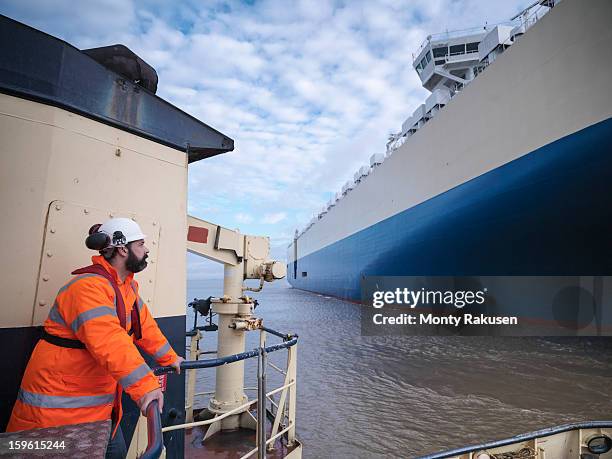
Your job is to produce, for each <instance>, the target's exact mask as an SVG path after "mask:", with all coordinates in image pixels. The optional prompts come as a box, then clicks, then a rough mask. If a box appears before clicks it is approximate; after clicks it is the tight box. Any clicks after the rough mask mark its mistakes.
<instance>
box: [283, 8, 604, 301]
mask: <svg viewBox="0 0 612 459" xmlns="http://www.w3.org/2000/svg"><path fill="white" fill-rule="evenodd" d="M610 24H612V2H609V1H607V0H590V1H588V2H583V1H578V0H564V1H562V2H551V1H540V2H535V3H534V4H533V5H531V6H530V7H529V8H528V9H526V10H525V11H523V12H522V13H520V14H519V15H517V16H516V17H515V18H513V20H512V22H510V23H508V24H501V25H497V26H495V27H486V28H480V29H477V30H470V31H462V32H459V33H445V34H440V35H438V36H430V37H428V38H427V40H426V41H425V43H424V44H423V45H422V46H421V48H420V49H419V51H418V54H417V55H415V57H414V61H413V66H414V68H415V70H416V71H417V73H418V74H419V77H420V79H421V81H422V83H423V86H424V87H425V88H426V89H428V90H430V91H431V92H432V93H431V95H430V96H429V97H428V98H427V100H426V101H425V103H424V104H423V105H421V106H419V107H418V108H417V109H416V110H415V111H414V113H413V115H412V116H411V117H409V118H408V119H407V120H406V122H404V124H403V125H402V130H401V131H400V132H398V133H397V134H394V135H392V136H391V137H390V139H389V143H388V144H387V151H386V153H385V154H375V155H373V156H372V157H371V158H370V164H368V165H367V166H364V167H362V168H361V169H360V170H359V171H358V172H357V173H356V174H355V175H354V180H351V181H349V182H347V183H346V184H345V185H344V186H343V187H342V191H341V192H340V193H337V194H336V196H335V197H334V198H333V199H331V200H330V201H329V202H328V204H327V206H325V207H324V208H323V209H322V210H321V211H320V212H319V213H318V214H317V215H316V216H315V217H314V218H313V219H312V220H311V221H310V223H309V224H308V225H307V226H306V227H305V228H304V229H303V230H301V231H296V234H295V238H294V240H293V242H292V243H291V244H290V246H289V248H288V253H287V268H288V269H287V270H288V280H289V282H290V283H291V285H293V286H294V287H296V288H300V289H304V290H309V291H313V292H319V293H323V294H327V295H333V296H337V297H340V298H346V299H351V300H358V299H359V297H360V280H361V279H362V277H364V276H374V275H375V276H392V275H393V276H398V275H414V276H417V275H418V276H436V275H441V276H443V275H450V276H470V275H498V276H499V275H502V276H503V275H550V276H555V275H583V276H584V275H609V274H612V243H611V241H612V237H611V235H612V206H611V205H610V196H612V146H611V145H612V120H611V119H610V116H611V113H612V91H611V90H610V75H612V28H611V27H610Z"/></svg>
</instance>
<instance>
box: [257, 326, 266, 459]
mask: <svg viewBox="0 0 612 459" xmlns="http://www.w3.org/2000/svg"><path fill="white" fill-rule="evenodd" d="M265 334H266V332H265V331H263V330H262V331H261V332H260V335H259V357H258V359H257V392H258V394H257V439H258V443H257V457H258V459H265V457H266V350H265V349H266V335H265Z"/></svg>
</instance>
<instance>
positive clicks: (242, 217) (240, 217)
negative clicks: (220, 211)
mask: <svg viewBox="0 0 612 459" xmlns="http://www.w3.org/2000/svg"><path fill="white" fill-rule="evenodd" d="M236 221H237V222H238V223H252V222H253V217H252V216H251V215H249V214H245V213H242V212H239V213H237V214H236Z"/></svg>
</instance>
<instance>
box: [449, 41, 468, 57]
mask: <svg viewBox="0 0 612 459" xmlns="http://www.w3.org/2000/svg"><path fill="white" fill-rule="evenodd" d="M464 53H465V44H461V45H453V46H451V47H450V55H451V56H456V55H457V54H464Z"/></svg>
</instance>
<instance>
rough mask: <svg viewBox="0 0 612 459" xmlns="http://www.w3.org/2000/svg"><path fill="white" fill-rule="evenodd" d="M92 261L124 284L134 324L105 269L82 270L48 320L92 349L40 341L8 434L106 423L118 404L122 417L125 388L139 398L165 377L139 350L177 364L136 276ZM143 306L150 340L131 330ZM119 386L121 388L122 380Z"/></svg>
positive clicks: (48, 325) (48, 326) (50, 327)
mask: <svg viewBox="0 0 612 459" xmlns="http://www.w3.org/2000/svg"><path fill="white" fill-rule="evenodd" d="M92 262H93V263H95V264H99V265H102V266H103V267H104V268H105V269H106V270H107V271H108V272H110V273H111V274H112V275H113V277H114V279H115V281H117V284H118V286H119V291H120V292H121V296H122V297H123V300H124V303H125V309H126V316H127V317H126V319H125V323H126V328H127V330H126V329H125V328H123V327H122V326H121V324H120V321H119V318H118V317H117V309H116V305H115V291H114V289H113V287H112V285H111V283H110V281H109V280H108V279H106V278H104V277H102V276H100V275H97V274H81V275H78V276H76V277H74V278H73V279H71V280H70V281H69V282H68V283H67V284H66V285H64V286H63V287H62V288H61V289H60V290H59V292H58V294H57V297H56V300H55V303H54V305H53V307H52V308H51V310H50V312H49V317H48V318H47V320H46V321H45V323H44V327H45V330H46V331H47V332H48V333H50V334H52V335H55V336H59V337H62V338H68V339H76V340H79V341H81V342H82V343H84V344H85V346H86V349H73V348H65V347H60V346H56V345H54V344H51V343H49V342H47V341H43V340H40V341H39V342H38V344H37V345H36V347H35V348H34V352H33V353H32V356H31V357H30V361H29V362H28V366H27V368H26V371H25V374H24V376H23V379H22V382H21V388H20V389H19V393H18V396H17V401H16V403H15V406H14V408H13V413H12V415H11V419H10V421H9V424H8V427H7V432H14V431H19V430H29V429H34V428H42V427H53V426H59V425H64V424H78V423H83V422H92V421H100V420H106V419H109V418H110V417H111V411H112V408H113V404H115V406H116V410H117V417H118V418H120V417H121V397H120V394H121V388H123V390H125V391H126V392H127V393H128V395H129V396H130V397H131V398H132V400H134V401H137V400H138V399H140V398H141V397H142V396H143V395H144V394H146V393H147V392H150V391H152V390H154V389H157V388H158V387H159V383H158V380H157V377H155V376H154V375H153V373H152V372H151V369H150V368H149V366H148V365H147V364H146V363H145V361H144V359H143V358H142V356H141V355H140V353H139V352H138V350H137V349H136V346H135V345H134V344H136V345H138V347H140V348H141V349H142V350H143V351H144V352H146V353H148V354H150V355H152V356H154V358H155V359H156V361H157V363H158V364H160V365H170V364H172V363H174V361H175V360H176V359H177V355H176V353H175V352H174V351H173V350H172V348H171V346H170V344H169V343H168V341H167V340H166V338H165V337H164V335H163V334H162V333H161V331H160V330H159V327H158V326H157V323H156V322H155V320H154V319H153V317H152V316H151V314H150V312H149V309H148V308H147V305H146V304H145V303H144V302H143V301H142V299H141V298H140V296H139V295H138V284H137V282H136V281H135V280H134V279H133V274H130V275H129V276H128V277H127V278H126V280H125V282H122V281H121V279H120V278H119V277H118V275H117V272H116V271H115V269H114V268H113V267H112V266H111V265H110V264H109V263H108V262H107V261H106V260H104V258H103V257H102V256H94V257H92ZM134 305H135V306H136V307H137V308H138V309H139V314H140V322H141V328H142V338H141V339H138V340H136V339H135V338H134V337H132V336H129V335H128V330H130V328H131V310H132V307H133V306H134ZM117 383H119V386H118V384H117Z"/></svg>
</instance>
